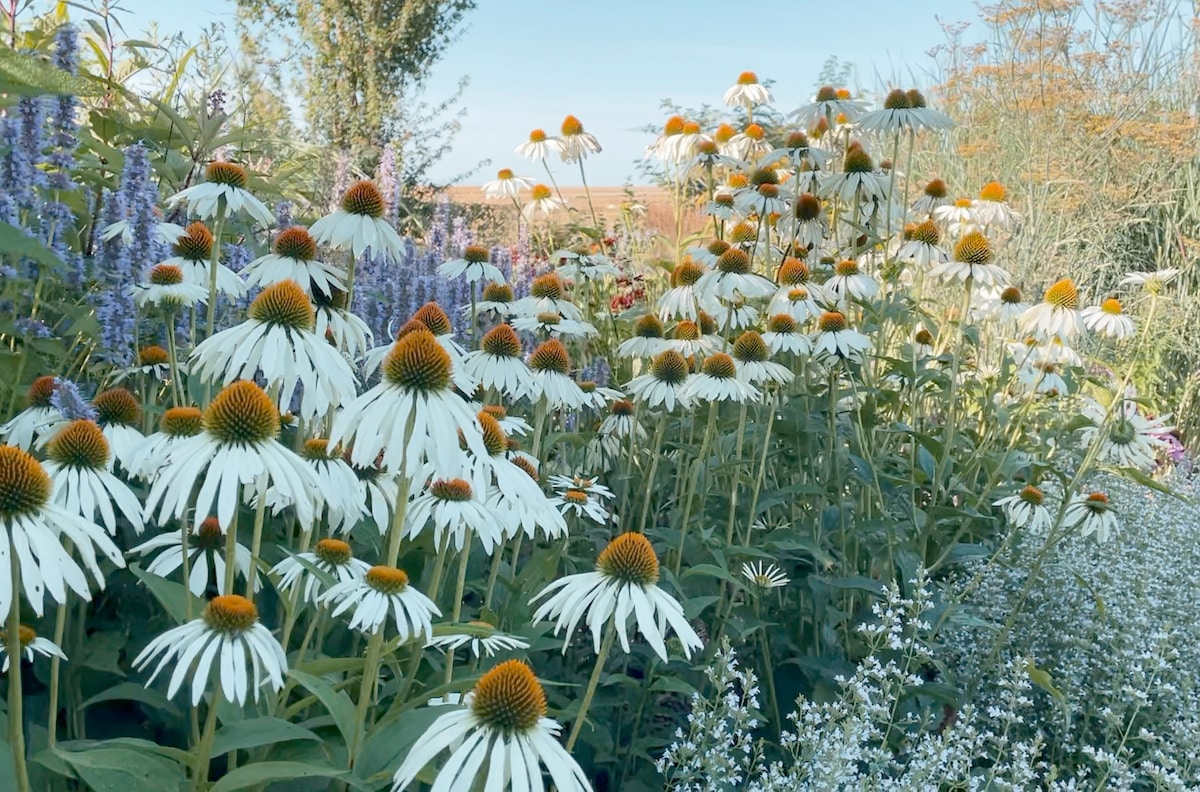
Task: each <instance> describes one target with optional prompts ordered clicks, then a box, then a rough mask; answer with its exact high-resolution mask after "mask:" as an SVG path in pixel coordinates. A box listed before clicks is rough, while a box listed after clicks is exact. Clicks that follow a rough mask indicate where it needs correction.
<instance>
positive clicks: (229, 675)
mask: <svg viewBox="0 0 1200 792" xmlns="http://www.w3.org/2000/svg"><path fill="white" fill-rule="evenodd" d="M155 657H158V664H157V665H156V666H155V667H154V671H153V673H151V674H150V679H148V680H147V681H146V686H147V687H149V686H150V685H151V684H153V683H154V680H155V678H156V677H157V676H158V675H159V673H161V672H162V670H163V668H165V667H166V665H167V664H168V663H170V662H172V661H174V662H175V671H174V672H173V673H172V674H171V681H170V682H169V683H168V685H167V698H174V696H175V694H176V693H177V692H179V689H180V687H182V685H183V683H184V682H185V681H187V678H188V675H189V674H190V675H191V681H192V699H191V701H192V706H193V707H194V706H197V705H199V703H200V701H201V699H203V698H204V691H205V690H206V689H207V688H208V681H209V676H210V675H211V674H212V673H213V672H214V671H215V672H216V675H217V684H219V685H220V688H221V693H222V695H223V696H224V697H225V700H226V701H229V702H234V703H237V704H241V705H244V704H245V703H246V699H247V698H249V699H251V700H253V701H258V695H259V691H260V690H262V688H263V687H264V686H265V685H269V686H270V688H271V690H272V691H275V692H278V691H279V690H282V689H283V677H284V674H286V673H287V656H286V655H285V654H284V651H283V647H282V646H280V645H279V641H277V640H275V636H273V635H272V634H271V631H270V630H268V629H267V628H266V627H264V626H263V625H262V623H260V622H259V620H258V609H257V608H255V607H254V603H252V602H250V600H248V599H246V598H245V597H239V596H238V595H236V594H223V595H221V596H218V597H215V598H214V599H213V600H212V601H211V602H209V603H208V606H207V607H205V609H204V614H203V615H202V616H201V617H200V618H198V619H193V620H192V621H190V622H188V623H187V624H184V625H181V626H179V627H175V628H174V629H171V630H167V631H166V632H165V633H163V634H162V635H160V636H158V637H157V638H155V639H154V640H153V641H151V642H150V643H149V644H147V645H146V648H145V649H143V650H142V651H141V653H140V654H139V655H138V656H137V657H135V658H134V660H133V667H134V668H135V669H137V670H139V671H140V670H143V669H145V668H148V667H149V666H150V663H152V662H153V661H154V658H155ZM193 664H194V665H195V668H194V670H193V667H192V666H193ZM215 704H216V702H214V703H213V705H214V706H215Z"/></svg>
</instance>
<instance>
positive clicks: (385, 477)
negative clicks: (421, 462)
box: [329, 451, 400, 535]
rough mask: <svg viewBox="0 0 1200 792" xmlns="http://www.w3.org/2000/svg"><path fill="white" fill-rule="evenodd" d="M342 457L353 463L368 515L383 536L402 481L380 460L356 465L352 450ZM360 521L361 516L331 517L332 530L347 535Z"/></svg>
mask: <svg viewBox="0 0 1200 792" xmlns="http://www.w3.org/2000/svg"><path fill="white" fill-rule="evenodd" d="M342 458H343V459H344V460H345V461H346V463H347V464H349V465H350V469H351V470H353V471H354V476H355V478H357V479H358V486H357V489H358V492H359V493H360V494H361V495H362V498H363V500H364V502H365V505H366V514H367V516H368V517H369V518H370V522H371V523H373V524H374V528H375V530H376V531H377V532H378V533H379V534H380V535H382V534H384V533H387V530H388V527H389V526H391V524H392V509H394V508H395V506H396V498H397V497H399V495H400V484H399V482H398V481H397V480H396V474H395V473H388V472H386V471H385V470H383V468H381V467H380V466H379V463H378V459H376V460H375V461H372V462H371V463H370V464H368V465H356V464H354V463H353V462H352V461H351V459H350V452H349V451H346V452H345V453H344V454H343V455H342ZM358 522H359V520H358V519H351V518H350V517H349V516H347V518H346V519H343V520H340V521H337V522H335V521H333V520H330V523H329V530H331V531H333V532H334V533H340V534H346V533H349V532H350V531H351V529H353V528H354V526H356V525H357V524H358Z"/></svg>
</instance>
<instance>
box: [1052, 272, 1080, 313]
mask: <svg viewBox="0 0 1200 792" xmlns="http://www.w3.org/2000/svg"><path fill="white" fill-rule="evenodd" d="M1044 299H1045V300H1046V302H1048V303H1050V304H1051V305H1053V306H1054V307H1056V308H1065V309H1067V310H1069V311H1074V310H1076V309H1078V308H1079V292H1078V291H1077V290H1076V289H1075V282H1074V281H1073V280H1071V279H1070V278H1063V279H1062V280H1060V281H1058V282H1057V283H1055V284H1053V285H1052V286H1051V287H1050V288H1049V289H1046V296H1045V298H1044Z"/></svg>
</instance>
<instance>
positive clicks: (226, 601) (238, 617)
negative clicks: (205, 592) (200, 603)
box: [204, 594, 258, 635]
mask: <svg viewBox="0 0 1200 792" xmlns="http://www.w3.org/2000/svg"><path fill="white" fill-rule="evenodd" d="M204 623H205V624H207V625H208V626H209V628H210V629H212V630H213V632H219V633H225V634H226V635H238V634H241V633H244V632H245V631H246V630H249V629H250V628H251V627H253V626H254V625H255V624H257V623H258V608H256V607H254V603H253V602H251V601H250V600H248V599H246V598H245V597H240V596H238V595H237V594H222V595H221V596H218V597H214V598H213V599H212V601H211V602H209V603H208V607H206V608H205V609H204Z"/></svg>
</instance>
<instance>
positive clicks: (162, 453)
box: [129, 407, 203, 481]
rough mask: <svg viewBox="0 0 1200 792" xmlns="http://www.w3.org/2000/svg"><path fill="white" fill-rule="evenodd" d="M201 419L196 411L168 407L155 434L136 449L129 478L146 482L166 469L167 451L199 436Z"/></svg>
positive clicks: (147, 436) (193, 408) (201, 424)
mask: <svg viewBox="0 0 1200 792" xmlns="http://www.w3.org/2000/svg"><path fill="white" fill-rule="evenodd" d="M202 428H203V416H202V414H201V412H200V409H199V408H197V407H168V408H167V411H166V412H164V413H163V417H162V420H161V421H160V422H159V431H157V432H154V433H153V434H149V435H146V439H145V440H143V441H142V444H141V445H140V446H138V450H137V454H136V455H135V460H136V462H135V464H134V467H133V468H132V469H130V471H129V472H130V474H132V475H134V476H137V477H138V478H140V479H144V480H146V481H149V480H150V479H151V478H152V477H153V476H154V475H155V474H156V473H157V472H158V470H159V468H161V467H163V466H164V465H166V460H167V454H168V453H169V452H170V450H171V448H172V447H173V446H174V445H175V444H176V443H178V442H179V441H180V440H183V439H185V438H188V437H195V436H196V435H198V434H200V430H201V429H202Z"/></svg>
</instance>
